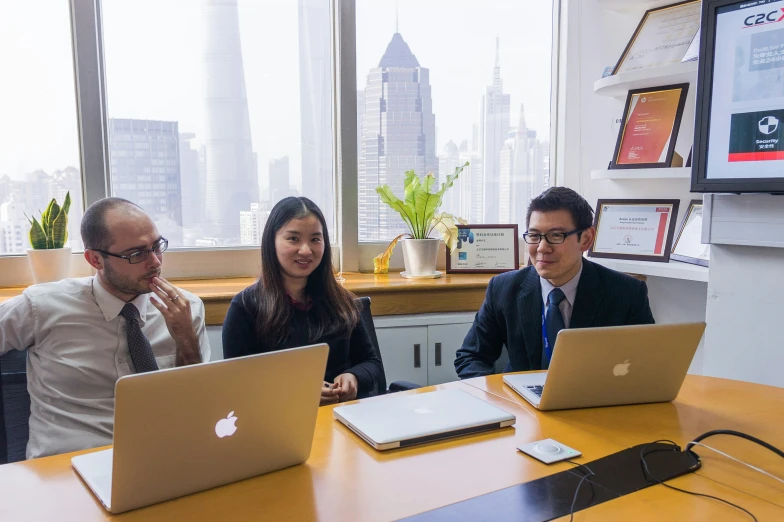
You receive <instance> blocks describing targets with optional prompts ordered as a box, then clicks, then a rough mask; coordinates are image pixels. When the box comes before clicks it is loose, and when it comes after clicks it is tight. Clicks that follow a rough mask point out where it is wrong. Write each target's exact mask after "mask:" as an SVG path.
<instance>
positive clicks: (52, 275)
mask: <svg viewBox="0 0 784 522" xmlns="http://www.w3.org/2000/svg"><path fill="white" fill-rule="evenodd" d="M27 260H28V261H29V262H30V271H32V273H33V280H34V281H35V282H36V284H38V283H50V282H52V281H59V280H60V279H65V278H66V277H68V272H69V270H70V268H71V247H65V248H49V249H42V250H36V249H32V248H31V249H28V250H27Z"/></svg>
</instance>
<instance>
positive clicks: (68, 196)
mask: <svg viewBox="0 0 784 522" xmlns="http://www.w3.org/2000/svg"><path fill="white" fill-rule="evenodd" d="M69 210H71V191H70V190H69V191H68V192H66V193H65V200H64V201H63V212H65V215H66V216H67V215H68V211H69Z"/></svg>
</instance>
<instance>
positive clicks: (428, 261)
mask: <svg viewBox="0 0 784 522" xmlns="http://www.w3.org/2000/svg"><path fill="white" fill-rule="evenodd" d="M400 242H401V243H402V245H403V262H404V263H405V266H406V274H408V275H409V276H433V277H436V261H437V259H438V242H439V240H438V239H402V240H401V241H400Z"/></svg>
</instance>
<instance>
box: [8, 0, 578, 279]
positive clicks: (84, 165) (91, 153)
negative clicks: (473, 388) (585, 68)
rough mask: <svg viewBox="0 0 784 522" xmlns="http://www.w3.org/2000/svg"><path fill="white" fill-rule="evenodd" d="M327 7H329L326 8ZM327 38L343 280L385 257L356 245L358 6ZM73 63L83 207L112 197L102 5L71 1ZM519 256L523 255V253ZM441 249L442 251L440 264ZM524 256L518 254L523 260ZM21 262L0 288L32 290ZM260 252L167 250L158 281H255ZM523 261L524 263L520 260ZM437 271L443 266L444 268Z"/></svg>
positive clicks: (339, 14)
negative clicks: (330, 61)
mask: <svg viewBox="0 0 784 522" xmlns="http://www.w3.org/2000/svg"><path fill="white" fill-rule="evenodd" d="M325 1H327V0H325ZM328 1H329V2H330V13H331V17H330V18H331V20H330V23H331V35H332V38H331V40H332V56H333V60H332V71H333V74H332V92H333V104H332V105H333V106H332V115H333V118H332V122H333V127H332V136H333V151H334V154H333V158H334V159H333V164H334V171H333V172H334V175H333V182H334V184H335V190H334V201H333V205H334V209H335V212H334V214H335V216H336V218H337V223H336V224H335V225H336V230H337V234H336V237H335V238H333V242H332V243H333V244H332V246H333V252H334V261H333V264H334V266H335V269H336V270H340V269H342V270H343V271H345V272H357V271H363V272H366V271H372V269H373V257H375V256H376V255H378V254H379V253H381V252H383V250H384V249H385V248H386V247H387V245H388V242H387V241H382V242H362V243H360V242H359V222H358V221H359V219H358V212H359V208H358V150H357V146H356V144H357V125H356V119H357V70H356V48H357V42H356V38H357V35H356V0H328ZM562 1H563V0H553V31H552V56H553V58H552V67H551V91H550V92H551V94H550V99H551V107H552V110H551V125H550V162H551V163H550V175H551V182H552V183H553V184H556V182H557V180H559V179H561V176H560V173H559V169H558V168H557V167H558V166H560V164H562V163H561V162H558V161H557V159H558V158H557V156H556V153H557V152H561V151H560V149H558V147H557V141H558V138H559V133H558V127H559V126H558V123H559V121H560V119H561V118H562V114H563V107H562V103H561V102H560V100H561V99H562V98H561V97H560V96H559V92H560V89H559V87H560V85H559V82H558V80H559V69H561V68H562V67H563V65H564V63H563V62H565V60H561V56H560V49H561V48H562V47H561V46H562V44H563V42H562V41H561V40H562V38H564V35H563V34H562V33H561V31H560V27H561V24H562V21H561V2H562ZM69 3H70V12H71V20H70V23H71V37H72V42H73V43H72V49H73V60H74V84H75V92H76V107H77V125H78V135H79V149H80V160H81V165H80V172H81V175H82V197H83V201H84V205H85V207H87V206H89V205H90V204H92V203H94V202H95V201H98V200H99V199H102V198H104V197H107V196H108V195H110V194H111V192H112V186H111V166H110V156H109V140H108V111H107V89H106V76H105V61H104V49H103V24H102V15H101V9H102V3H103V0H69ZM400 250H402V249H396V251H395V254H394V255H393V256H392V259H391V261H390V268H391V269H393V270H394V269H398V268H400V269H402V268H403V260H402V252H400ZM521 250H523V251H524V250H525V249H523V248H521ZM443 252H444V246H443V242H442V244H441V254H439V259H440V260H443V259H445V258H444V257H443V256H444V254H443ZM523 253H524V252H523ZM25 257H26V255H25V254H16V255H8V256H3V257H2V258H0V286H22V285H29V284H32V283H33V279H32V274H31V272H30V269H29V266H28V263H27V261H26V259H24V258H25ZM260 257H261V256H260V255H259V247H256V246H253V247H247V246H245V247H242V246H236V247H223V248H209V249H206V248H174V247H173V248H171V249H169V250H167V252H166V264H165V270H164V275H165V276H166V277H168V278H172V279H180V278H208V277H215V278H219V277H257V276H258V274H259V268H260ZM521 259H524V257H521ZM441 264H444V263H443V262H442V263H441ZM92 273H94V271H93V270H92V268H91V267H90V266H89V265H88V264H87V262H86V261H85V260H84V256H83V254H82V253H73V254H72V262H71V269H70V274H69V275H70V276H71V277H82V276H88V275H91V274H92Z"/></svg>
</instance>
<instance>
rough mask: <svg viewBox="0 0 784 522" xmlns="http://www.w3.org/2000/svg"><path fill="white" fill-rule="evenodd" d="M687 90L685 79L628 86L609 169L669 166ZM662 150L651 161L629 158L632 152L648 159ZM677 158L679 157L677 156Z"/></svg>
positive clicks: (674, 154)
mask: <svg viewBox="0 0 784 522" xmlns="http://www.w3.org/2000/svg"><path fill="white" fill-rule="evenodd" d="M688 92H689V84H688V83H679V84H674V85H663V86H661V87H650V88H646V89H632V90H630V91H629V93H628V94H627V96H626V104H625V105H624V108H623V118H622V119H621V127H620V129H618V139H617V140H616V142H615V151H614V152H613V157H612V161H610V169H649V168H668V167H672V166H673V158H675V157H676V153H675V142H676V141H677V140H678V131H679V130H680V126H681V120H682V119H683V109H684V107H685V105H686V95H687V94H688ZM676 97H677V100H676ZM652 112H653V116H652ZM659 120H663V121H661V122H659ZM646 147H647V149H646ZM662 154H664V155H665V156H664V159H663V160H657V161H653V162H651V161H644V160H642V161H640V162H635V161H634V160H633V159H631V158H632V156H633V155H642V157H643V158H648V159H650V158H652V157H656V158H660V157H661V155H662ZM678 158H679V161H682V158H680V156H678ZM678 166H680V165H678Z"/></svg>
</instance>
